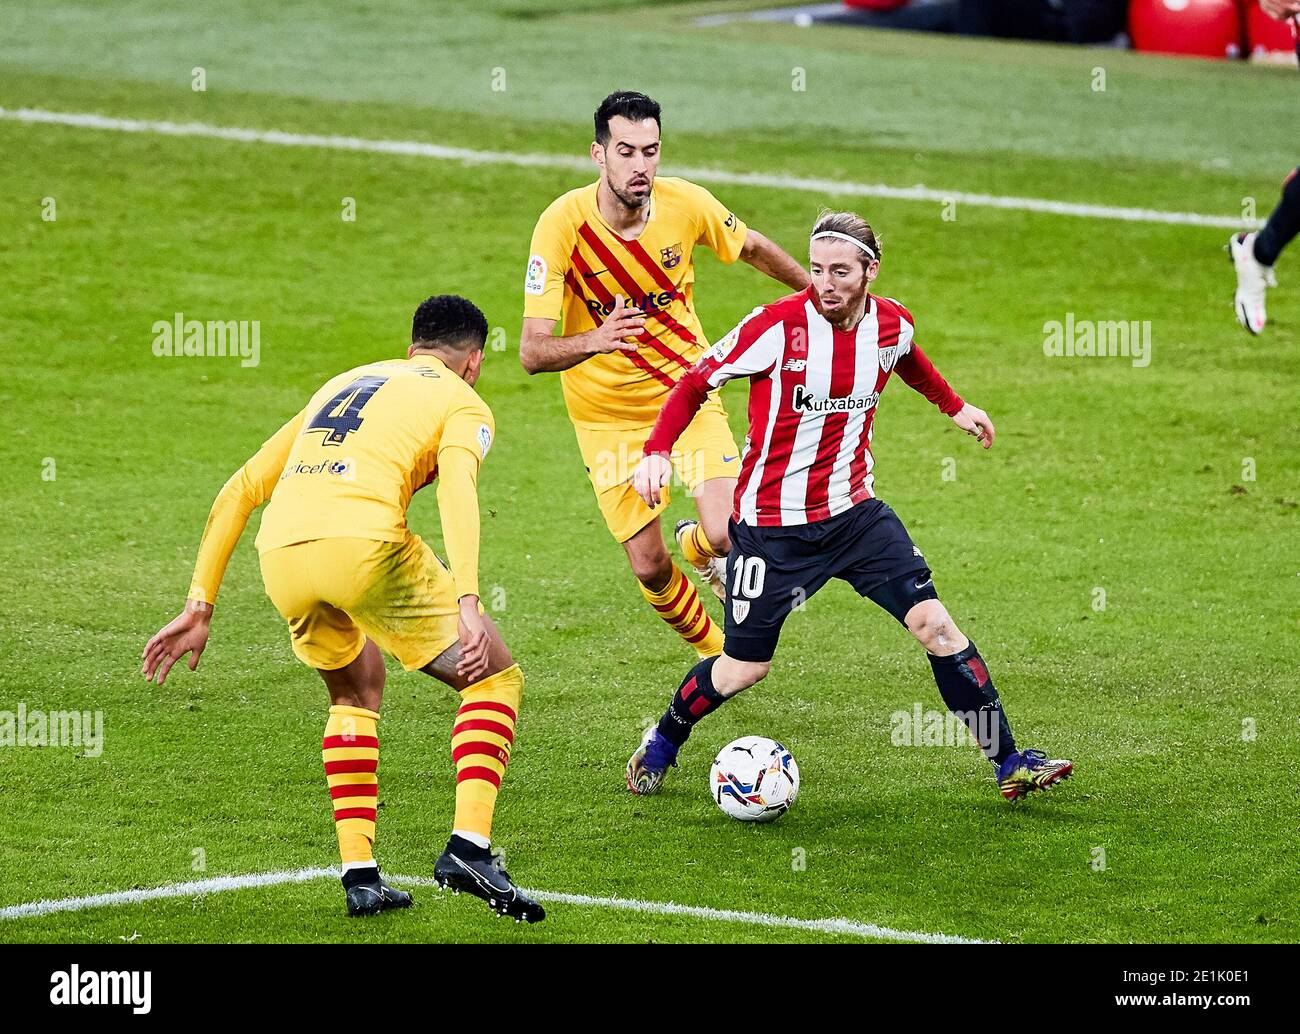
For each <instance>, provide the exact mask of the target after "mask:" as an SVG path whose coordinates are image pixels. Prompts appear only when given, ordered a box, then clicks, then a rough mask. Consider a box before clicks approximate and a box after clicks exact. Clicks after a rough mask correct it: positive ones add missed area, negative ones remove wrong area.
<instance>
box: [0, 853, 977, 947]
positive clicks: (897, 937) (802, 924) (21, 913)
mask: <svg viewBox="0 0 1300 1034" xmlns="http://www.w3.org/2000/svg"><path fill="white" fill-rule="evenodd" d="M325 877H331V878H334V879H337V878H338V870H337V869H322V868H315V869H291V870H283V871H280V872H255V873H249V874H248V875H246V876H218V877H216V878H214V879H208V880H192V881H190V882H188V883H168V884H165V885H163V886H161V887H149V888H146V889H141V890H119V891H114V892H112V893H109V894H90V895H87V896H85V897H77V898H58V899H56V900H44V901H32V902H29V903H27V904H23V905H8V906H6V907H4V908H0V920H4V919H24V918H28V917H31V916H45V915H51V914H53V913H55V912H80V911H82V910H83V909H87V908H103V907H109V906H116V905H134V904H138V903H140V902H142V901H157V900H160V899H163V898H182V897H196V896H198V895H200V894H220V893H223V892H225V891H230V890H249V889H254V888H258V887H273V886H276V885H278V884H284V883H306V882H308V881H310V880H319V879H324V878H325ZM389 878H390V879H391V880H392V881H393V882H394V883H395V884H398V885H401V884H412V885H415V886H436V884H435V883H434V881H433V880H432V879H430V878H429V877H427V876H391V877H389ZM528 893H529V894H532V895H533V896H534V897H536V898H537V899H538V900H540V901H547V902H552V903H554V904H564V905H576V906H579V907H582V908H609V909H619V910H622V911H625V912H641V913H644V914H647V915H670V916H686V917H688V918H691V919H708V920H714V921H717V922H724V923H745V924H748V925H750V926H765V927H768V928H775V929H786V930H812V931H814V932H816V933H830V934H843V935H846V936H849V937H868V938H873V939H877V940H885V941H914V942H921V943H924V944H988V943H996V942H990V941H977V940H972V939H969V938H966V937H954V936H950V935H948V934H941V933H919V932H913V931H908V930H894V929H892V928H890V927H888V926H877V925H876V924H874V923H859V922H854V921H853V920H850V919H795V918H793V917H791V916H779V915H770V914H768V913H766V912H736V911H732V910H729V909H718V908H701V907H698V906H694V905H678V904H675V903H673V902H671V901H638V900H636V899H634V898H600V897H592V896H590V895H587V894H562V893H556V892H553V891H532V890H530V891H528Z"/></svg>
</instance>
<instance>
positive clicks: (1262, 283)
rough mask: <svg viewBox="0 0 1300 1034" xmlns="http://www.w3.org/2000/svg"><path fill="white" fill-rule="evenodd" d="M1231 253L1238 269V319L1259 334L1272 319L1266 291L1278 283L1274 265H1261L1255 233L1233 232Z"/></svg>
mask: <svg viewBox="0 0 1300 1034" xmlns="http://www.w3.org/2000/svg"><path fill="white" fill-rule="evenodd" d="M1228 254H1229V255H1231V256H1232V265H1233V267H1234V268H1235V269H1236V270H1237V295H1236V297H1235V298H1234V299H1233V308H1234V309H1236V311H1237V322H1238V323H1240V324H1241V325H1242V326H1243V327H1245V328H1246V329H1247V330H1248V331H1250V333H1252V334H1258V333H1259V332H1260V331H1262V330H1263V329H1264V324H1266V323H1267V322H1268V314H1267V313H1266V312H1265V309H1264V292H1265V290H1266V289H1268V288H1270V287H1276V286H1277V278H1276V277H1275V276H1274V275H1273V267H1272V266H1264V265H1260V263H1259V262H1257V261H1256V259H1255V234H1253V233H1237V234H1233V236H1232V239H1231V240H1229V241H1228Z"/></svg>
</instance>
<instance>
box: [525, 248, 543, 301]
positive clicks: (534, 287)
mask: <svg viewBox="0 0 1300 1034" xmlns="http://www.w3.org/2000/svg"><path fill="white" fill-rule="evenodd" d="M546 272H547V270H546V259H544V258H542V256H541V255H532V256H530V257H529V259H528V272H527V273H526V274H525V275H524V294H541V293H542V292H543V291H545V290H546Z"/></svg>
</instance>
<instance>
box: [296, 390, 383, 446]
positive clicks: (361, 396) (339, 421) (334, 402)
mask: <svg viewBox="0 0 1300 1034" xmlns="http://www.w3.org/2000/svg"><path fill="white" fill-rule="evenodd" d="M386 380H388V378H387V377H376V376H373V375H372V376H369V377H358V378H357V379H356V380H355V381H353V382H352V383H351V384H349V385H348V386H347V387H346V388H344V389H343V390H342V391H340V392H339V393H338V394H337V395H335V396H334V397H333V398H332V399H330V400H329V401H328V402H326V403H325V405H323V406H321V407H320V409H319V410H318V411H317V413H316V415H315V416H314V417H312V418H311V423H309V424H308V425H307V426H306V428H305V429H304V430H307V431H328V432H329V433H328V434H326V435H325V440H324V442H322V443H321V444H323V445H342V444H343V441H344V439H346V438H347V436H348V435H350V434H351V433H352V432H353V431H355V430H357V429H358V428H359V427H360V426H361V410H362V408H363V407H364V406H365V404H366V403H367V402H369V401H370V396H371V395H373V394H374V393H375V392H376V391H378V390H379V388H380V386H381V385H382V384H383V383H384V382H385V381H386Z"/></svg>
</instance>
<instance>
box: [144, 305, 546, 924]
mask: <svg viewBox="0 0 1300 1034" xmlns="http://www.w3.org/2000/svg"><path fill="white" fill-rule="evenodd" d="M487 330H488V327H487V320H486V319H485V318H484V316H483V313H481V312H480V311H479V310H478V308H477V307H476V306H474V304H473V303H471V302H469V301H467V300H466V299H464V298H459V297H455V296H452V295H440V296H437V297H434V298H429V299H427V300H426V301H425V302H423V303H422V304H421V305H420V307H419V308H418V309H417V310H416V312H415V319H414V321H413V325H412V329H411V347H410V351H409V352H408V353H407V358H405V359H393V360H389V361H387V362H377V363H369V364H367V365H365V366H359V367H357V368H356V369H354V370H348V371H347V372H346V373H341V374H339V375H338V376H337V377H333V378H331V379H330V380H329V381H326V383H325V384H324V385H323V386H322V387H321V388H320V389H319V390H318V391H317V392H316V393H315V394H314V395H313V396H312V397H311V399H310V401H308V403H307V405H306V406H305V407H304V408H303V410H302V411H301V412H300V413H298V414H297V415H296V416H295V417H293V419H292V420H290V421H289V422H288V423H287V424H285V425H284V426H283V427H281V428H280V430H279V431H277V432H276V433H275V435H274V436H272V437H271V438H270V439H269V440H268V441H267V442H266V444H265V445H263V446H262V448H261V449H260V450H258V452H257V454H256V455H254V456H253V457H252V459H250V460H249V461H248V462H247V463H245V464H244V465H243V466H242V467H241V468H240V469H239V470H238V471H237V472H236V473H235V474H234V476H233V477H231V479H230V480H229V481H228V482H227V483H226V486H225V487H224V488H223V489H222V490H221V493H220V494H219V495H218V496H217V500H216V502H215V503H214V504H213V506H212V512H211V514H210V515H209V517H208V525H207V528H206V530H205V531H204V533H203V541H202V543H201V544H200V546H199V556H198V561H197V563H196V565H195V570H194V579H193V582H192V584H191V587H190V591H189V597H188V599H187V601H186V604H185V609H184V610H183V611H182V612H181V614H180V616H179V617H177V618H176V619H175V620H174V621H172V622H171V623H170V624H169V625H167V626H166V627H165V628H163V629H162V630H161V631H159V632H158V634H157V635H155V636H154V637H153V638H152V639H150V640H149V643H148V645H147V646H146V647H145V651H144V667H143V672H144V675H145V677H146V678H155V677H156V679H157V681H158V683H159V684H160V685H161V684H162V682H163V681H164V680H165V679H166V677H167V673H168V671H170V670H171V667H172V665H173V664H175V663H176V661H177V660H179V659H180V658H181V657H184V656H185V655H186V654H189V655H190V661H189V666H190V669H191V670H193V669H194V668H196V667H197V666H198V663H199V656H200V655H201V654H202V653H203V648H204V646H205V645H206V644H207V641H208V627H209V622H210V621H211V619H212V608H213V604H214V603H215V602H216V598H217V590H218V588H219V587H220V585H221V579H222V576H223V575H224V574H225V570H226V564H227V563H228V561H229V560H230V556H231V554H232V553H233V552H234V548H235V544H236V543H237V542H238V541H239V537H240V535H241V534H242V533H243V530H244V526H245V525H246V524H247V522H248V518H249V515H250V514H251V513H252V511H253V510H254V509H255V508H257V507H258V506H260V505H261V504H262V503H265V502H266V501H267V500H268V499H269V500H270V505H268V506H267V508H266V512H265V514H264V515H263V517H262V526H261V530H260V531H259V532H258V535H257V549H258V552H259V553H260V555H261V565H262V580H263V582H264V583H265V585H266V592H267V595H268V596H270V598H271V601H272V602H273V603H274V604H275V606H276V609H277V610H279V611H280V613H281V614H282V615H283V616H284V618H285V620H286V621H287V622H288V623H289V636H290V641H291V643H292V645H293V652H294V653H295V654H296V655H297V656H298V659H299V660H301V661H302V662H303V663H304V664H307V665H309V666H311V667H313V668H315V669H316V670H317V671H318V672H319V673H320V676H321V678H322V679H324V681H325V688H326V689H327V690H328V692H329V697H330V704H331V706H330V709H329V719H328V721H327V722H326V724H325V736H324V740H323V742H322V744H321V749H322V755H323V759H324V762H325V778H326V782H327V783H328V785H329V792H330V799H331V802H332V804H333V809H334V823H335V828H336V832H337V833H338V841H339V851H340V854H341V855H342V859H343V886H344V889H345V891H346V896H347V905H348V912H349V914H351V915H373V914H375V913H378V912H382V911H384V910H386V909H389V908H402V907H405V906H407V905H409V904H410V903H411V896H410V895H409V894H407V893H406V892H404V891H400V890H394V889H393V888H392V887H389V886H388V885H387V884H386V883H384V882H383V880H382V879H381V878H380V875H379V867H378V865H377V864H376V862H375V858H374V854H373V844H374V839H375V810H376V805H377V799H378V792H379V782H378V778H377V774H376V773H377V770H378V764H379V739H378V728H377V726H378V722H379V706H380V701H381V699H382V697H383V691H384V661H383V657H382V656H381V655H380V649H381V648H382V649H384V650H387V651H388V652H389V653H391V654H392V655H393V656H394V657H396V658H397V659H398V660H399V661H401V663H402V665H403V667H405V668H406V670H407V671H416V670H419V671H423V672H425V673H427V674H429V675H432V676H434V677H435V678H438V679H441V680H442V681H443V682H445V683H447V684H448V685H449V686H451V687H452V688H453V689H456V690H457V691H458V692H459V693H460V697H461V704H460V709H459V711H458V713H457V716H456V721H455V723H454V725H453V727H452V735H451V744H452V751H451V756H452V761H453V762H454V763H455V765H456V815H455V820H454V822H453V832H452V835H451V839H450V840H449V842H448V844H447V848H446V850H445V851H443V853H442V855H441V857H440V858H439V859H438V861H437V863H436V864H435V866H434V877H435V879H436V880H437V882H438V884H439V886H441V887H442V888H443V889H444V890H445V889H446V888H447V887H451V888H453V889H454V890H456V891H458V892H459V891H462V890H464V891H467V892H468V893H471V894H474V895H476V896H478V897H481V898H483V899H484V900H485V901H487V902H488V904H489V906H490V907H491V908H492V909H493V910H494V911H496V912H497V913H499V914H501V915H509V916H512V917H514V918H515V919H516V920H525V919H526V920H527V921H529V922H536V921H538V920H539V919H541V918H543V916H544V914H545V913H544V911H543V909H542V907H541V905H539V904H537V903H536V902H535V901H532V900H531V899H529V898H528V897H526V896H525V895H524V894H522V893H521V892H520V891H519V890H518V888H516V887H515V886H514V884H513V883H512V882H511V880H510V877H509V875H508V874H507V873H506V871H505V869H504V867H502V866H501V865H500V864H499V863H498V861H497V859H495V858H494V857H493V856H492V854H491V852H490V850H489V848H490V845H491V840H490V838H491V832H492V815H493V811H494V809H495V807H496V799H497V792H498V790H499V789H500V786H501V778H502V776H503V775H504V774H505V769H506V763H507V762H508V761H509V758H510V750H511V747H512V745H513V743H514V733H515V721H516V719H517V717H518V714H519V703H520V698H521V696H522V694H523V687H524V676H523V673H522V672H521V671H520V670H519V665H517V664H515V663H514V661H513V660H512V659H511V656H510V651H509V650H508V649H506V646H505V644H504V643H503V642H502V640H501V636H500V633H498V631H497V629H496V627H495V625H494V624H493V623H492V620H491V619H490V618H488V617H487V616H486V615H485V614H483V613H482V610H481V608H480V606H479V586H478V560H479V510H478V492H477V482H478V472H479V465H480V464H481V463H482V462H483V459H484V457H486V456H487V452H488V448H489V447H490V446H491V444H492V436H493V427H494V425H493V420H492V413H491V412H490V411H489V410H488V407H487V406H486V405H485V404H484V403H483V400H482V399H480V398H479V397H478V395H477V394H476V393H475V391H474V387H473V385H474V383H475V382H476V381H477V380H478V377H479V371H480V369H481V368H482V364H483V355H484V352H483V345H484V343H485V341H486V340H487ZM435 479H436V480H437V482H438V490H437V492H438V512H439V517H440V519H441V523H442V533H443V540H444V545H445V547H446V551H447V560H448V565H449V567H450V571H448V570H447V569H446V568H444V567H443V565H442V564H441V563H439V561H438V559H437V558H436V557H435V556H434V555H433V552H432V551H431V550H430V549H429V547H428V546H427V545H425V543H424V542H423V541H422V540H421V539H420V537H419V536H418V535H416V534H415V533H414V532H412V531H411V530H410V528H408V527H407V524H406V510H407V506H408V505H409V504H410V501H411V496H412V495H413V494H414V493H415V492H417V491H419V490H420V489H421V488H423V487H424V486H426V485H428V484H430V483H431V482H433V481H434V480H435Z"/></svg>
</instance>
